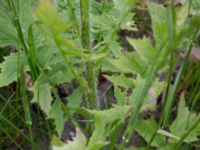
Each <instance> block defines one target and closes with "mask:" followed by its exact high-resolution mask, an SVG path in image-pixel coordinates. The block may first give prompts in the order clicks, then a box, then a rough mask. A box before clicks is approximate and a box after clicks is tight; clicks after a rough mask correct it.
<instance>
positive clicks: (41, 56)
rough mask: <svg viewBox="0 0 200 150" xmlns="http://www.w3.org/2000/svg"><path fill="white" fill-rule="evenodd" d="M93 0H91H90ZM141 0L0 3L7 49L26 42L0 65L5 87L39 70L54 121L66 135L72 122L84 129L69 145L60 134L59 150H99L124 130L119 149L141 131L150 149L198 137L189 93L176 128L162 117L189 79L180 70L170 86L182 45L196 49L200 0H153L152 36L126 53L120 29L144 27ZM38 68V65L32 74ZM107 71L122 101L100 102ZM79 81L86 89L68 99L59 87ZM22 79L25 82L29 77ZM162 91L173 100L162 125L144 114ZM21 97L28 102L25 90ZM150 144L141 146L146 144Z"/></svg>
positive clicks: (42, 102)
mask: <svg viewBox="0 0 200 150" xmlns="http://www.w3.org/2000/svg"><path fill="white" fill-rule="evenodd" d="M81 2H82V3H81ZM84 2H85V3H84ZM86 2H90V5H89V4H88V3H86ZM137 2H138V1H137V0H124V1H122V0H113V1H110V0H103V1H95V0H91V1H84V0H80V1H78V0H68V1H63V0H56V1H49V0H39V1H38V2H35V1H34V0H19V1H13V0H8V2H2V1H0V4H2V5H1V6H0V8H2V9H0V26H1V28H0V47H6V46H10V45H13V46H15V47H17V48H18V49H17V50H18V52H15V53H11V54H10V55H9V56H6V57H4V61H3V62H2V63H1V64H0V87H4V86H8V85H9V84H10V83H12V82H14V81H18V79H19V78H22V79H21V80H23V78H24V77H23V74H22V71H21V70H20V69H21V68H24V71H25V72H26V73H27V74H31V81H32V83H33V87H32V89H31V91H32V92H33V97H32V101H31V102H32V103H36V104H38V105H39V107H40V109H41V110H42V111H43V112H44V114H45V117H46V119H49V118H51V119H53V120H54V124H55V126H56V127H55V129H56V131H57V134H56V135H58V137H61V135H62V133H63V129H64V122H65V121H69V122H70V123H72V124H73V125H75V126H76V128H77V129H76V137H75V138H74V139H73V140H72V141H67V144H66V143H63V142H61V141H60V139H59V138H58V137H56V136H53V138H52V143H51V144H52V145H51V146H52V149H53V150H54V149H55V150H62V149H63V150H79V149H80V150H97V149H103V148H104V147H105V146H109V147H111V149H114V148H115V146H116V147H118V145H117V144H116V139H117V138H118V137H119V136H122V143H120V145H119V149H126V148H125V144H126V142H128V140H129V139H130V137H131V135H132V133H133V131H134V130H136V131H137V133H139V134H140V135H141V136H142V138H143V139H144V140H145V141H146V142H147V143H148V146H149V148H151V146H152V147H156V148H158V149H163V150H167V149H173V148H176V146H177V145H178V146H179V145H180V144H181V143H182V142H185V143H191V142H196V141H197V140H198V136H199V133H200V127H199V117H198V116H197V115H196V114H195V113H193V112H192V111H191V110H189V109H188V107H187V106H186V104H185V99H184V96H183V95H182V96H181V98H180V102H179V104H178V113H177V116H176V118H175V120H174V121H173V122H172V124H169V125H168V126H167V127H168V129H169V130H164V128H162V120H163V118H162V117H163V116H165V115H168V113H171V109H172V106H173V100H174V97H175V95H176V94H177V91H176V89H178V87H179V82H180V81H179V80H180V79H181V78H182V69H180V71H179V74H178V75H177V80H176V81H175V84H174V85H173V86H172V87H173V88H172V90H169V92H168V91H167V90H166V93H165V92H164V90H165V89H166V88H167V89H168V88H170V87H171V78H172V69H173V65H174V64H173V63H174V59H173V58H172V57H170V56H173V55H174V54H175V52H179V49H180V48H183V47H188V45H190V44H191V40H194V38H195V36H196V33H197V32H198V31H199V26H200V19H199V15H200V13H199V9H198V8H199V2H198V1H194V0H193V1H192V3H191V7H190V6H189V2H185V3H184V1H182V4H183V5H182V6H177V7H175V6H173V3H172V4H170V5H169V6H167V7H164V6H163V5H161V4H157V3H153V2H148V3H147V9H148V12H149V14H150V17H151V21H152V35H150V36H149V35H147V36H143V37H142V38H140V39H139V38H132V37H126V40H127V42H128V43H129V44H130V46H132V47H133V49H134V51H132V50H129V49H128V51H125V50H124V49H123V47H122V46H121V45H122V43H121V42H120V39H121V38H120V36H119V31H120V30H124V31H131V32H132V31H137V30H136V25H135V20H134V17H135V14H134V13H133V12H135V11H138V10H137V9H138V8H135V7H134V6H135V5H136V3H137ZM87 4H88V5H87ZM9 5H11V6H9ZM12 5H13V6H14V7H13V6H12ZM137 7H138V5H137ZM133 8H134V9H133ZM15 9H16V10H15ZM31 10H33V11H31ZM174 12H175V13H174ZM190 15H192V16H190ZM190 47H191V46H190ZM175 56H176V55H175ZM185 60H186V59H185ZM184 62H185V61H184ZM186 62H187V61H186ZM183 67H185V66H184V65H183ZM34 69H38V70H37V71H36V74H35V76H32V72H34ZM183 70H184V69H183ZM102 72H103V74H104V77H105V78H106V79H107V80H109V81H110V82H111V83H112V85H113V88H114V89H113V91H114V93H113V95H114V96H115V98H116V104H115V105H114V104H111V105H112V106H113V107H111V108H109V106H108V107H106V109H104V110H101V109H100V107H99V108H98V106H96V104H99V103H101V102H99V101H98V100H99V99H97V100H96V97H97V92H96V90H97V89H98V86H97V85H98V84H99V86H102V85H103V84H104V83H97V78H98V75H99V74H101V73H102ZM163 72H164V73H165V74H167V72H170V73H169V81H165V79H164V80H163V81H161V80H160V73H163ZM167 76H168V74H167ZM21 80H20V81H21ZM72 81H73V82H75V83H76V84H77V85H78V87H76V88H75V89H73V91H72V93H71V95H68V96H67V97H65V98H64V99H62V100H61V98H60V95H59V94H58V91H57V86H59V85H60V84H63V83H70V82H72ZM100 82H101V81H100ZM106 82H107V81H106ZM20 83H21V82H20ZM22 83H24V84H22V86H24V87H25V86H26V85H25V82H22ZM20 86H21V85H20ZM24 87H22V88H24ZM22 88H21V89H22ZM98 90H99V89H98ZM113 91H112V92H113ZM163 93H165V94H166V95H163ZM161 94H162V96H163V97H164V100H166V101H167V102H166V105H165V101H164V102H163V101H162V102H161V103H164V106H163V112H162V115H161V121H160V122H159V123H157V122H156V121H155V120H154V118H153V117H151V118H150V119H148V120H143V119H142V118H141V117H140V113H141V112H144V111H148V110H150V111H155V110H156V109H155V108H156V104H157V100H158V97H159V96H160V95H161ZM170 94H171V95H170ZM21 95H22V97H23V100H24V101H25V89H23V93H21ZM21 95H19V96H21ZM103 96H104V95H103ZM108 99H109V100H110V99H111V98H108ZM110 101H111V100H110ZM65 103H66V104H65ZM92 103H96V104H92ZM110 103H111V102H110ZM0 104H1V102H0ZM6 105H7V104H6ZM6 105H5V107H6ZM91 105H92V107H91ZM111 105H110V106H111ZM91 108H92V109H91ZM26 109H29V106H26V108H25V110H26ZM75 114H78V115H80V116H81V117H83V119H85V120H86V123H85V124H84V125H85V126H82V125H80V122H79V120H76V118H75V119H74V115H75ZM0 117H1V116H0ZM1 118H2V117H1ZM1 118H0V119H1ZM88 120H89V121H88ZM191 122H192V123H191ZM193 122H195V123H196V124H193ZM124 123H126V124H127V125H126V127H124V128H125V131H124V133H123V135H121V134H119V133H120V130H121V127H122V125H123V124H124ZM194 125H195V126H194ZM78 126H79V128H81V129H78ZM29 127H31V125H29ZM193 127H194V128H193ZM17 129H18V128H17ZM30 129H31V128H30ZM191 129H192V130H191ZM18 130H20V129H18ZM82 131H84V134H85V135H84V134H83V133H82ZM186 133H189V134H186ZM86 135H87V136H86ZM50 136H51V135H50ZM86 137H87V138H86ZM113 144H115V145H113ZM143 147H144V145H142V147H141V148H139V149H146V148H143ZM127 149H138V148H134V147H129V148H127Z"/></svg>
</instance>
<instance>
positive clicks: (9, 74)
mask: <svg viewBox="0 0 200 150" xmlns="http://www.w3.org/2000/svg"><path fill="white" fill-rule="evenodd" d="M4 59H5V60H4V62H3V63H1V64H0V72H1V73H0V87H3V86H7V85H8V84H10V83H12V82H14V81H17V79H18V78H19V76H20V74H21V71H20V68H22V67H24V68H25V70H26V71H28V70H29V68H28V66H27V59H26V56H25V55H24V53H23V52H18V53H12V54H11V55H10V56H7V57H5V58H4Z"/></svg>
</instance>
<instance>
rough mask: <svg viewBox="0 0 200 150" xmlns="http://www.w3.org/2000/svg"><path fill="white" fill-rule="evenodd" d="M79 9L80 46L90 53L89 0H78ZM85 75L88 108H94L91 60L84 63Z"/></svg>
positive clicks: (94, 93) (93, 67)
mask: <svg viewBox="0 0 200 150" xmlns="http://www.w3.org/2000/svg"><path fill="white" fill-rule="evenodd" d="M80 10H81V42H82V47H83V48H85V49H90V54H92V50H91V44H90V0H80ZM86 76H87V77H86V80H87V82H88V86H89V89H88V91H87V98H88V101H89V103H90V108H96V106H97V104H96V102H97V97H96V90H97V85H96V82H97V81H96V80H97V79H96V73H95V66H94V64H93V63H92V62H91V63H90V62H88V63H86Z"/></svg>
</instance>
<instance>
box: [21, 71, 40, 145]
mask: <svg viewBox="0 0 200 150" xmlns="http://www.w3.org/2000/svg"><path fill="white" fill-rule="evenodd" d="M21 75H22V76H21V88H20V93H21V96H22V104H23V108H24V113H25V120H26V121H25V122H26V125H27V127H28V131H29V135H30V140H31V143H32V146H33V148H34V149H36V147H35V143H34V137H33V132H32V118H31V113H30V108H29V103H28V99H27V96H26V85H25V76H24V70H23V68H22V70H21Z"/></svg>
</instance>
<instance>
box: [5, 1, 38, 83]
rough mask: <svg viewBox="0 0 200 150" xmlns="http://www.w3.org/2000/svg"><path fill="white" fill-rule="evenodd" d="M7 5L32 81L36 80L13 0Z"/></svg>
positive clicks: (36, 73) (36, 74) (35, 73)
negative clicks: (26, 59)
mask: <svg viewBox="0 0 200 150" xmlns="http://www.w3.org/2000/svg"><path fill="white" fill-rule="evenodd" d="M8 5H9V7H10V10H11V11H12V13H13V24H14V26H15V28H16V31H17V35H18V37H19V40H20V42H21V44H22V46H23V49H24V51H25V54H26V56H27V58H28V64H29V67H30V69H31V77H32V79H33V81H35V80H36V78H37V76H38V72H36V69H35V67H34V63H33V61H32V59H31V57H30V56H29V48H28V46H27V43H26V41H25V39H24V35H23V32H22V27H21V23H20V20H19V14H18V12H17V9H16V7H15V3H14V2H13V0H8Z"/></svg>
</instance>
